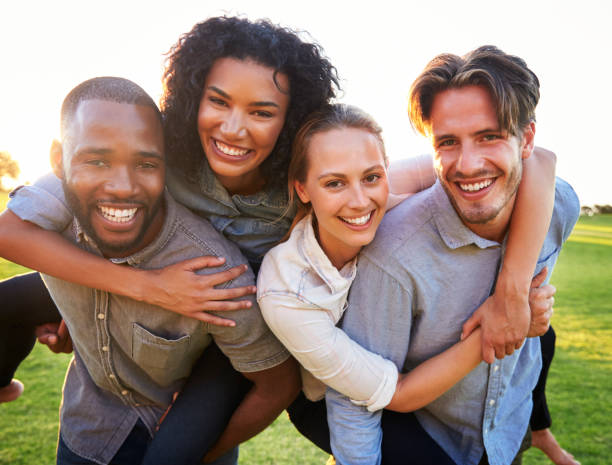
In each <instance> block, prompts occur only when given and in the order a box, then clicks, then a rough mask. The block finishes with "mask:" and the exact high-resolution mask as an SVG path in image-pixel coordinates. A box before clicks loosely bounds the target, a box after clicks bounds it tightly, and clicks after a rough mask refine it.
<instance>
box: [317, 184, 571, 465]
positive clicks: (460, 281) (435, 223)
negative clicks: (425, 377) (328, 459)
mask: <svg viewBox="0 0 612 465" xmlns="http://www.w3.org/2000/svg"><path fill="white" fill-rule="evenodd" d="M579 210H580V206H579V203H578V199H577V197H576V195H575V193H574V191H573V190H572V188H571V187H570V186H569V185H568V184H567V183H566V182H564V181H562V180H557V186H556V196H555V208H554V213H553V218H552V221H551V225H550V229H549V232H548V235H547V237H546V240H545V242H544V246H543V248H542V251H541V253H540V258H539V261H538V264H537V268H536V272H539V271H540V270H541V269H542V267H544V266H548V270H549V271H548V272H549V276H550V272H551V271H552V268H553V266H554V264H555V261H556V259H557V256H558V255H559V251H560V250H561V245H562V244H563V242H564V241H565V240H566V239H567V237H568V236H569V234H570V232H571V230H572V228H573V226H574V224H575V222H576V220H577V218H578V214H579ZM502 249H503V247H502V244H499V243H497V242H493V241H490V240H487V239H484V238H482V237H480V236H477V235H476V234H474V233H473V232H472V231H471V230H470V229H468V228H467V227H466V226H465V225H464V224H463V223H462V222H461V220H460V218H459V217H458V216H457V214H456V212H455V210H454V209H453V207H452V205H451V203H450V201H449V199H448V197H447V195H446V193H445V192H444V190H443V188H442V187H441V186H440V184H439V183H436V184H435V185H434V186H433V187H432V188H430V189H428V190H427V191H424V192H422V193H420V194H417V195H415V196H413V197H412V198H410V199H408V200H406V201H404V202H403V203H402V204H400V205H399V206H397V207H396V208H394V209H393V210H391V211H390V212H389V213H388V214H387V215H386V216H385V218H384V219H383V221H382V224H381V226H380V228H379V230H378V233H377V235H376V238H375V240H374V242H372V243H371V244H370V245H369V246H368V247H366V248H365V249H364V251H363V252H362V253H361V256H360V259H359V267H358V270H357V277H356V279H355V281H354V283H353V287H352V288H351V292H350V295H349V308H348V310H347V311H346V313H345V316H344V320H343V323H342V328H343V329H344V331H345V332H346V333H347V334H348V335H349V336H350V337H352V338H353V339H354V340H355V341H357V342H358V343H360V344H361V345H363V346H364V347H366V348H367V349H369V350H372V351H374V352H377V353H379V354H380V355H382V356H383V357H385V358H388V359H390V360H392V361H393V362H394V363H395V364H396V365H397V367H398V368H399V369H400V370H402V371H404V372H405V371H408V370H410V369H412V368H414V367H415V366H417V365H418V364H419V363H421V362H423V361H425V360H427V359H429V358H431V357H432V356H433V355H436V354H438V353H440V352H441V351H443V350H445V349H447V348H448V347H450V346H451V345H452V344H454V343H455V342H457V341H458V340H459V337H460V334H461V327H462V325H463V323H464V322H465V321H466V320H467V318H469V316H470V315H471V314H472V312H473V311H474V310H475V309H476V308H477V307H478V306H479V305H480V304H481V303H482V302H483V301H484V300H485V299H486V298H487V297H488V296H489V294H490V292H491V291H492V289H493V286H494V282H495V277H496V275H497V270H498V267H499V264H500V261H501V255H502V252H503V250H502ZM547 279H548V278H547ZM540 368H541V355H540V341H539V338H530V339H528V340H527V341H525V344H523V347H522V348H521V349H520V350H517V351H515V352H514V354H513V355H511V356H507V357H505V358H504V359H502V360H496V361H495V362H494V363H493V364H491V365H488V364H486V363H484V362H482V363H481V364H480V365H478V366H477V367H476V368H475V369H474V370H473V371H472V372H471V373H470V374H468V375H467V376H466V377H465V378H464V379H463V380H461V381H460V382H459V383H457V384H456V385H455V386H454V387H453V388H451V389H450V390H449V391H448V392H447V393H446V394H444V395H442V396H441V397H440V398H438V399H437V400H435V401H434V402H432V403H431V404H429V405H428V406H427V407H425V408H423V409H421V410H418V411H417V412H416V413H415V414H416V416H417V418H418V419H419V421H420V423H421V424H422V425H423V427H424V428H425V430H426V431H427V432H428V433H429V434H430V435H431V436H432V437H433V438H434V439H435V440H436V442H438V444H440V446H441V447H442V448H443V449H444V450H445V451H446V452H447V453H448V454H449V455H450V457H451V458H452V459H453V460H454V461H455V462H457V463H459V464H466V465H470V464H477V463H478V462H479V460H480V459H481V457H482V455H483V452H484V450H485V449H486V451H487V455H488V458H489V463H491V464H492V465H507V464H509V463H510V462H511V461H512V460H513V458H514V456H515V455H516V453H517V452H518V449H519V446H520V443H521V440H522V438H523V436H524V434H525V431H526V430H527V425H528V422H529V417H530V414H531V407H532V401H531V391H532V390H533V387H534V386H535V384H536V382H537V379H538V375H539V372H540ZM326 401H327V407H328V421H329V424H330V432H331V443H332V450H333V452H334V456H335V457H336V461H337V463H340V464H344V465H346V464H351V465H361V464H378V463H380V459H381V457H380V445H381V440H382V431H381V428H380V417H381V413H380V412H369V411H368V410H366V409H365V408H363V407H358V406H356V405H354V404H353V403H351V402H350V400H349V399H348V398H346V397H344V396H342V395H340V394H339V393H337V392H336V391H333V390H331V389H330V390H328V391H327V394H326ZM409 459H410V458H409V457H406V461H407V462H409Z"/></svg>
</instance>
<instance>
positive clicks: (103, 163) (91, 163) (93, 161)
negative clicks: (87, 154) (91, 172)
mask: <svg viewBox="0 0 612 465" xmlns="http://www.w3.org/2000/svg"><path fill="white" fill-rule="evenodd" d="M85 164H86V165H89V166H95V167H96V168H103V167H105V166H108V162H107V161H106V160H104V159H101V158H92V159H91V160H87V161H86V162H85Z"/></svg>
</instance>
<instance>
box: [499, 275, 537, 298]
mask: <svg viewBox="0 0 612 465" xmlns="http://www.w3.org/2000/svg"><path fill="white" fill-rule="evenodd" d="M530 286H531V278H530V277H528V276H525V273H513V272H512V271H509V270H502V271H501V272H500V273H499V276H498V278H497V283H496V284H495V295H497V296H498V297H503V298H504V299H505V300H506V301H513V302H528V301H529V289H530Z"/></svg>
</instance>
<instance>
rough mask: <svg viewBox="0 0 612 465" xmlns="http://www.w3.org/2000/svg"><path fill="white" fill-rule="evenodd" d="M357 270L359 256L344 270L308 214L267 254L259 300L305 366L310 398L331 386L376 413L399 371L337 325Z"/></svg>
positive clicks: (392, 389) (388, 397) (388, 398)
mask: <svg viewBox="0 0 612 465" xmlns="http://www.w3.org/2000/svg"><path fill="white" fill-rule="evenodd" d="M356 268H357V258H355V259H354V260H353V261H351V262H350V263H348V264H346V265H345V266H344V268H342V269H341V270H337V269H336V268H335V267H334V266H333V265H332V263H331V261H330V260H329V258H328V257H327V255H326V254H325V253H324V252H323V250H322V249H321V247H320V245H319V243H318V241H317V239H316V237H315V233H314V229H313V227H312V217H311V216H310V215H309V216H307V217H306V218H304V219H303V220H302V221H300V222H299V223H298V224H297V225H296V227H295V228H294V230H293V232H292V233H291V236H290V238H289V240H287V241H286V242H284V243H282V244H280V245H278V246H276V247H274V248H273V249H271V250H270V251H269V252H268V253H267V254H266V256H265V258H264V260H263V263H262V265H261V269H260V271H259V277H258V280H257V301H258V302H259V306H260V308H261V311H262V314H263V316H264V319H265V320H266V323H268V326H269V327H270V329H271V330H272V332H273V333H274V334H275V335H276V337H277V338H278V339H279V340H280V341H281V342H282V343H283V344H284V345H285V347H287V349H289V351H290V352H291V354H292V355H293V356H294V357H295V358H296V360H297V361H298V362H300V364H301V365H302V380H303V390H304V394H305V395H306V397H308V398H309V399H310V400H319V399H321V398H323V395H324V394H325V385H328V386H330V387H332V388H333V389H335V390H337V391H339V392H341V393H343V394H345V395H346V396H348V397H350V398H351V399H352V400H353V401H354V403H356V404H358V405H363V406H365V407H367V408H368V410H370V411H375V410H378V409H381V408H383V407H385V406H386V405H387V404H388V403H389V402H390V401H391V398H392V397H393V394H394V392H395V387H396V384H397V379H398V371H397V368H396V367H395V365H394V364H393V363H392V362H390V361H389V360H386V359H384V358H382V357H381V356H380V355H377V354H374V353H372V352H369V351H367V350H366V349H364V348H363V347H361V346H360V345H359V344H357V343H356V342H355V341H353V340H352V339H350V338H349V337H348V336H347V335H346V334H345V333H344V331H342V330H341V329H340V328H338V327H336V324H337V323H338V321H339V320H340V318H341V317H342V314H343V313H344V310H345V309H346V305H347V297H348V292H349V288H350V286H351V283H352V282H353V279H354V278H355V272H356Z"/></svg>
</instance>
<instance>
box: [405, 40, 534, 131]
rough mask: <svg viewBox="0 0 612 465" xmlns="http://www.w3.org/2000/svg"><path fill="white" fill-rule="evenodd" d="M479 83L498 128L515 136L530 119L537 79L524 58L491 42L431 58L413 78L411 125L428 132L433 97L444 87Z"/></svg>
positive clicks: (532, 116) (410, 108)
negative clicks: (493, 109) (492, 107)
mask: <svg viewBox="0 0 612 465" xmlns="http://www.w3.org/2000/svg"><path fill="white" fill-rule="evenodd" d="M473 85H477V86H483V87H484V88H486V89H487V90H488V91H489V94H490V95H491V98H492V99H493V102H494V103H495V106H496V112H497V120H498V122H499V128H500V129H501V130H505V131H508V132H509V133H510V134H512V135H515V136H518V135H519V134H520V131H522V130H523V129H524V128H525V127H526V126H527V125H528V124H529V123H530V122H531V121H535V108H536V105H537V104H538V100H539V99H540V82H539V81H538V78H537V76H536V75H535V74H534V73H533V71H531V70H530V69H529V68H528V67H527V64H526V63H525V61H524V60H523V59H522V58H519V57H517V56H514V55H508V54H507V53H504V52H503V51H501V50H500V49H498V48H497V47H495V46H493V45H484V46H482V47H479V48H477V49H476V50H473V51H471V52H469V53H468V54H466V55H464V56H463V57H459V56H457V55H452V54H442V55H438V56H437V57H435V58H434V59H433V60H431V61H430V62H429V63H428V64H427V66H426V67H425V69H424V70H423V72H422V73H421V74H420V75H419V77H417V78H416V80H415V81H414V83H413V84H412V87H411V88H410V94H409V99H408V102H409V103H408V116H409V117H410V122H411V124H412V127H413V128H414V129H416V130H417V131H418V132H420V133H421V134H423V135H429V132H430V126H431V121H430V118H431V108H432V105H433V101H434V98H435V96H436V95H437V94H438V93H440V92H443V91H445V90H448V89H459V88H462V87H466V86H473Z"/></svg>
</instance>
